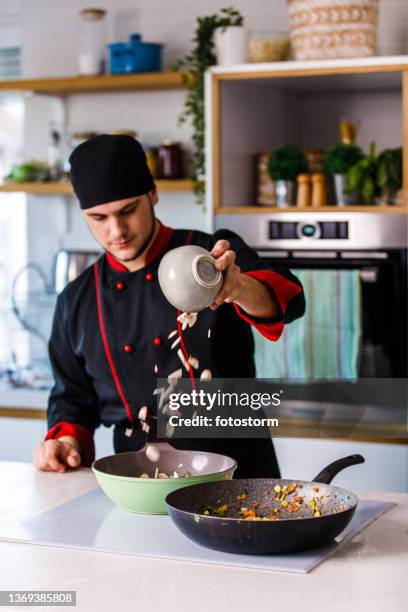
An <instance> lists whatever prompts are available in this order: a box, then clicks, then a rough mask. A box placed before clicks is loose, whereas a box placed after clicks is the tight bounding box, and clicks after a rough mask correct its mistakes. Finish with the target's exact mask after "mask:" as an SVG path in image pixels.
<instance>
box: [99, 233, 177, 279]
mask: <svg viewBox="0 0 408 612" xmlns="http://www.w3.org/2000/svg"><path fill="white" fill-rule="evenodd" d="M159 223H160V221H159ZM172 235H173V230H172V228H171V227H167V226H166V225H163V224H162V223H160V228H159V232H158V234H157V236H156V238H155V239H154V241H153V242H152V244H151V245H150V247H149V250H148V251H147V253H146V261H145V266H148V265H149V264H150V263H151V262H152V261H153V260H154V259H156V257H158V256H159V255H161V254H162V253H163V251H164V249H165V248H166V246H167V245H168V244H169V242H170V238H171V237H172ZM106 259H107V261H108V264H109V265H110V266H111V268H113V269H114V270H116V271H117V272H129V270H128V269H127V268H126V266H124V265H123V264H122V263H121V262H120V261H118V260H117V259H116V258H115V257H114V256H113V255H111V254H110V253H106Z"/></svg>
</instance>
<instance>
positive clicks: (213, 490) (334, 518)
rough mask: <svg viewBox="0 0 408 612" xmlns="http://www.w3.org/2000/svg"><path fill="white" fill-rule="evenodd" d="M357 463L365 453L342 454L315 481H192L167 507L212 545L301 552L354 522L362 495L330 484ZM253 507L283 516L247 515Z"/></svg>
mask: <svg viewBox="0 0 408 612" xmlns="http://www.w3.org/2000/svg"><path fill="white" fill-rule="evenodd" d="M358 463H364V458H363V457H362V456H361V455H351V456H350V457H344V458H343V459H339V460H338V461H335V462H334V463H331V464H330V465H328V466H327V467H326V468H324V470H322V471H321V472H320V473H319V474H318V475H317V476H316V477H315V478H314V480H313V482H308V481H301V480H297V481H294V480H283V479H274V478H245V479H236V480H223V481H218V482H207V483H203V484H198V485H192V486H188V487H184V488H182V489H178V490H177V491H173V493H170V494H169V495H168V496H167V497H166V504H167V509H168V512H169V515H170V517H171V519H172V520H173V522H174V523H175V525H176V526H177V527H178V529H179V530H180V531H181V532H182V533H183V534H184V535H186V536H187V537H188V538H190V539H191V540H193V541H194V542H196V543H197V544H201V545H202V546H206V547H207V548H214V549H216V550H221V551H223V552H230V553H240V554H250V555H269V554H279V553H294V552H300V551H303V550H308V549H311V548H315V547H317V546H322V545H324V544H327V543H329V542H331V541H332V540H333V539H334V538H335V537H336V536H337V535H339V533H341V532H342V531H343V529H345V527H346V526H347V525H348V523H349V522H350V521H351V518H352V516H353V514H354V511H355V509H356V507H357V503H358V498H357V496H356V495H354V493H351V492H349V491H346V490H345V489H341V488H339V487H333V486H330V485H329V483H330V482H331V481H332V479H333V478H334V476H336V474H338V473H339V472H340V471H341V470H343V469H344V468H346V467H349V466H351V465H356V464H358ZM294 483H296V485H297V486H296V489H295V490H294V491H293V492H291V493H290V492H289V493H287V491H288V489H286V490H285V489H283V487H288V486H289V491H290V489H291V488H292V487H293V484H294ZM275 487H277V489H278V490H275ZM279 487H280V488H281V489H280V491H279ZM285 491H286V494H285V495H284V493H285ZM295 498H297V501H294V500H295ZM299 498H300V499H301V500H302V501H299ZM282 501H283V502H287V504H288V505H287V506H285V504H282ZM254 503H255V504H256V505H255V506H254ZM289 504H290V505H289ZM293 508H298V509H297V510H295V511H293ZM276 510H277V511H276ZM251 511H254V512H255V514H256V516H257V517H261V516H265V517H271V516H273V515H277V517H278V518H277V519H275V520H259V519H255V520H254V519H252V520H248V518H245V516H247V517H248V516H250V513H251ZM207 513H209V514H207ZM319 514H320V516H319Z"/></svg>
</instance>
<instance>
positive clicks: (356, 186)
mask: <svg viewBox="0 0 408 612" xmlns="http://www.w3.org/2000/svg"><path fill="white" fill-rule="evenodd" d="M377 172H378V158H377V154H376V147H375V143H374V142H372V143H371V144H370V149H369V152H368V155H364V156H363V158H362V159H361V160H360V161H358V162H357V163H356V164H354V166H352V167H351V168H350V169H349V170H348V172H347V175H346V186H345V191H346V193H354V192H356V191H357V192H359V193H361V195H362V197H363V200H364V202H365V203H366V204H374V203H375V200H376V197H378V196H379V195H380V194H381V188H380V187H379V185H378V181H377Z"/></svg>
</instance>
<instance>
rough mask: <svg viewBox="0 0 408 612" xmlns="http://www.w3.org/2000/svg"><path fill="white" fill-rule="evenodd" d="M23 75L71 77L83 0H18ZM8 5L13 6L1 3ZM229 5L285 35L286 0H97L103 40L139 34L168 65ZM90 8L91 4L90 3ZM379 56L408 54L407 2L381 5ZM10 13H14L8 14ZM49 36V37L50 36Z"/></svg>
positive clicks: (389, 0)
mask: <svg viewBox="0 0 408 612" xmlns="http://www.w3.org/2000/svg"><path fill="white" fill-rule="evenodd" d="M20 2H21V17H22V40H23V42H24V45H23V62H24V74H25V76H27V77H29V76H50V75H53V74H54V75H62V74H65V75H69V74H75V70H76V62H75V60H76V41H77V25H78V11H79V10H80V9H81V8H84V7H86V6H90V3H89V2H88V0H70V1H69V2H65V1H64V0H35V1H33V0H20ZM2 4H5V5H7V6H8V5H10V6H13V5H15V3H13V5H12V3H11V2H10V0H8V1H7V2H2ZM229 4H232V5H234V6H235V7H236V8H238V9H240V10H241V11H242V13H243V14H244V16H245V19H246V23H247V25H248V27H250V28H252V29H259V30H264V31H265V30H269V31H271V30H275V31H276V30H278V31H280V30H287V28H288V15H287V5H286V0H235V1H234V2H224V1H223V0H221V1H220V0H138V2H137V3H136V2H129V0H99V1H98V2H97V3H96V6H98V7H101V8H105V9H106V10H107V11H108V14H107V19H108V26H109V27H108V32H109V40H110V41H117V40H124V39H126V38H127V36H128V35H129V33H130V32H141V33H142V34H143V36H144V38H145V39H146V40H151V41H155V42H163V43H164V44H165V45H166V46H165V64H166V65H169V64H171V63H172V62H173V61H174V60H175V59H176V58H177V57H179V55H180V53H183V51H184V50H185V49H186V48H187V47H188V46H189V41H190V39H191V38H192V34H193V30H194V26H195V21H196V18H197V16H200V15H208V14H211V13H213V12H216V11H218V10H219V9H220V8H221V7H224V6H227V5H229ZM91 5H92V3H91ZM380 7H381V8H380V26H379V41H378V43H379V44H378V46H379V52H380V53H381V54H382V55H393V54H399V53H402V54H404V53H406V52H407V51H408V33H407V25H408V2H407V1H406V0H381V2H380ZM14 10H15V9H14ZM50 34H51V35H50Z"/></svg>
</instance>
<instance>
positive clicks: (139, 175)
mask: <svg viewBox="0 0 408 612" xmlns="http://www.w3.org/2000/svg"><path fill="white" fill-rule="evenodd" d="M69 162H70V164H71V181H72V186H73V188H74V191H75V194H76V196H77V198H78V200H79V203H80V205H81V208H82V209H85V208H91V207H92V206H97V205H98V204H106V203H107V202H114V201H116V200H124V199H126V198H131V197H133V196H138V195H142V194H144V193H147V192H148V191H151V190H152V189H154V187H155V184H154V180H153V177H152V175H151V173H150V170H149V168H148V165H147V162H146V155H145V152H144V151H143V148H142V146H141V144H140V143H139V142H138V141H137V140H135V139H134V138H132V137H131V136H125V135H115V136H113V135H110V134H100V135H99V136H95V137H94V138H90V139H89V140H86V141H85V142H83V143H81V144H80V145H78V146H77V147H76V149H75V150H74V151H73V152H72V154H71V157H70V158H69Z"/></svg>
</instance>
